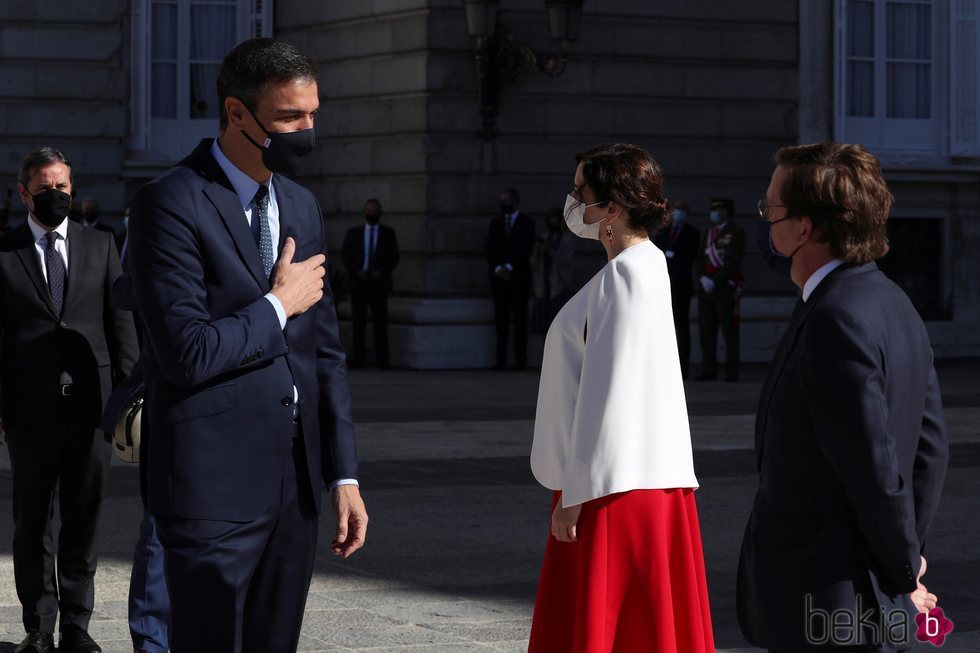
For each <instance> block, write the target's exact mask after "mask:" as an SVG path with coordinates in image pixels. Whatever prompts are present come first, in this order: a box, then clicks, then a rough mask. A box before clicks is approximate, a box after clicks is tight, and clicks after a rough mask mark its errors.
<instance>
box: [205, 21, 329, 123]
mask: <svg viewBox="0 0 980 653" xmlns="http://www.w3.org/2000/svg"><path fill="white" fill-rule="evenodd" d="M317 70H318V69H317V65H316V62H315V61H313V60H312V59H311V58H310V57H308V56H307V55H305V54H303V53H302V52H301V51H300V50H299V48H297V47H296V46H293V45H290V44H289V43H286V42H285V41H278V40H276V39H269V38H257V39H249V40H248V41H243V42H241V43H239V44H238V45H236V46H235V47H234V48H233V49H232V51H231V52H229V53H228V55H227V56H226V57H225V60H224V62H223V63H222V64H221V71H220V72H219V73H218V115H219V126H220V128H221V129H222V130H223V129H225V127H227V126H228V114H227V113H226V112H225V100H227V99H228V98H229V97H235V98H238V99H239V100H241V101H242V102H243V103H244V104H245V106H246V107H248V109H249V111H255V105H256V104H257V103H258V101H259V98H260V97H261V96H262V94H263V93H264V92H265V90H266V86H267V85H268V84H283V83H286V82H291V81H296V80H308V81H316V74H317Z"/></svg>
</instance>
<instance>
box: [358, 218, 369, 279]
mask: <svg viewBox="0 0 980 653" xmlns="http://www.w3.org/2000/svg"><path fill="white" fill-rule="evenodd" d="M356 229H357V232H356V233H357V235H356V236H355V237H356V238H357V257H356V258H355V260H356V261H357V269H358V270H360V269H362V268H363V267H364V230H365V229H367V227H365V226H364V225H361V226H359V227H357V228H356Z"/></svg>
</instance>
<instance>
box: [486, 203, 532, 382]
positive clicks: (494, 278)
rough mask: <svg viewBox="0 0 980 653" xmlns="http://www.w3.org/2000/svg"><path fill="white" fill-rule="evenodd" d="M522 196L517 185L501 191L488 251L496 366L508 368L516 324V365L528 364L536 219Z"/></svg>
mask: <svg viewBox="0 0 980 653" xmlns="http://www.w3.org/2000/svg"><path fill="white" fill-rule="evenodd" d="M520 206H521V195H520V193H518V192H517V191H516V190H514V189H513V188H508V189H506V190H504V191H503V192H502V193H500V215H497V216H495V217H494V218H493V219H492V220H491V221H490V229H489V231H488V232H487V244H486V254H487V263H488V264H489V267H490V270H489V272H490V291H491V294H492V295H493V310H494V318H495V319H494V324H495V326H496V329H497V364H496V366H495V368H496V369H498V370H502V369H506V367H507V342H508V340H509V332H510V327H511V323H513V326H514V368H515V369H518V370H522V369H524V368H526V367H527V303H528V297H529V293H530V289H531V254H532V253H533V252H534V239H535V235H534V221H533V220H531V218H529V217H527V216H525V215H524V214H523V213H521V209H520Z"/></svg>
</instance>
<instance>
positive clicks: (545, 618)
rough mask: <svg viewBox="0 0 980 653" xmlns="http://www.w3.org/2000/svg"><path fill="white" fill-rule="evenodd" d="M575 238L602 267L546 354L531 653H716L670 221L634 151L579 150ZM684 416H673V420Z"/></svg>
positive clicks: (537, 450) (538, 434)
mask: <svg viewBox="0 0 980 653" xmlns="http://www.w3.org/2000/svg"><path fill="white" fill-rule="evenodd" d="M577 159H578V166H577V168H576V170H575V177H574V181H573V187H572V192H571V194H570V195H569V196H568V199H567V200H566V203H565V211H564V214H565V220H566V221H567V223H568V226H569V229H571V231H572V232H573V233H575V234H576V235H578V236H580V237H582V238H589V239H596V240H601V242H602V245H603V247H604V248H605V250H606V255H607V257H608V259H609V262H608V263H607V264H606V266H605V267H604V268H602V270H600V271H599V273H598V274H596V275H595V277H593V278H592V280H591V281H589V282H588V283H587V284H586V285H585V287H584V288H582V289H581V290H580V291H579V292H578V293H576V294H575V296H574V297H572V298H571V299H569V300H568V303H567V304H566V305H565V308H564V309H562V311H561V312H560V313H559V314H558V316H557V317H556V318H555V321H554V322H553V323H552V325H551V328H550V329H549V330H548V335H547V337H546V338H545V345H544V363H543V364H542V367H541V382H540V385H539V388H538V405H537V414H536V416H535V420H534V442H533V444H532V447H531V469H532V471H533V472H534V476H535V478H536V479H537V480H538V482H540V483H541V484H542V485H544V486H545V487H547V488H549V489H551V490H554V495H553V499H552V514H551V533H550V536H549V537H548V544H547V547H546V549H545V554H544V562H543V563H542V569H541V580H540V583H539V584H538V596H537V601H536V603H535V606H534V619H533V622H532V625H531V639H530V644H529V646H528V651H529V652H530V653H608V652H615V653H648V652H650V651H656V652H657V653H713V652H714V650H715V649H714V640H713V636H712V627H711V612H710V609H709V605H708V586H707V580H706V577H705V570H704V555H703V553H702V550H701V532H700V527H699V525H698V514H697V507H696V505H695V501H694V490H695V489H696V488H697V487H698V481H697V478H696V477H695V475H694V460H693V455H692V451H691V433H690V426H689V424H688V417H687V411H686V410H685V409H684V406H685V405H686V402H685V398H684V383H683V381H682V380H681V376H680V365H679V364H678V360H677V345H676V343H675V342H674V323H673V320H672V319H671V318H670V280H669V279H668V277H667V266H666V263H665V261H664V255H663V253H662V252H661V251H660V250H659V249H657V247H656V246H654V245H653V243H651V242H650V240H649V237H648V233H649V232H650V231H651V230H653V231H656V230H657V229H659V228H661V227H662V226H663V225H664V224H666V223H667V221H668V220H669V219H670V218H669V214H670V209H669V208H668V205H667V200H666V199H665V198H664V196H663V176H662V174H661V172H660V166H659V165H658V164H657V162H656V161H655V160H654V159H653V157H651V156H650V154H649V153H648V152H646V151H645V150H643V149H642V148H640V147H637V146H636V145H627V144H615V145H604V146H599V147H596V148H594V149H591V150H589V151H586V152H583V153H581V154H579V155H578V157H577ZM678 407H680V409H678Z"/></svg>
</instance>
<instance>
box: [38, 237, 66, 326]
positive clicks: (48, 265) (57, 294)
mask: <svg viewBox="0 0 980 653" xmlns="http://www.w3.org/2000/svg"><path fill="white" fill-rule="evenodd" d="M44 239H45V241H47V242H46V244H45V246H44V267H45V269H46V271H47V273H48V291H49V292H50V293H51V303H52V304H54V312H55V313H57V314H58V315H61V307H62V306H63V305H64V302H65V277H66V276H67V275H66V274H65V261H64V259H62V258H61V254H59V253H58V250H56V249H55V248H54V244H55V243H56V242H57V241H58V234H56V233H54V232H53V231H49V232H48V233H46V234H44Z"/></svg>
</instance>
